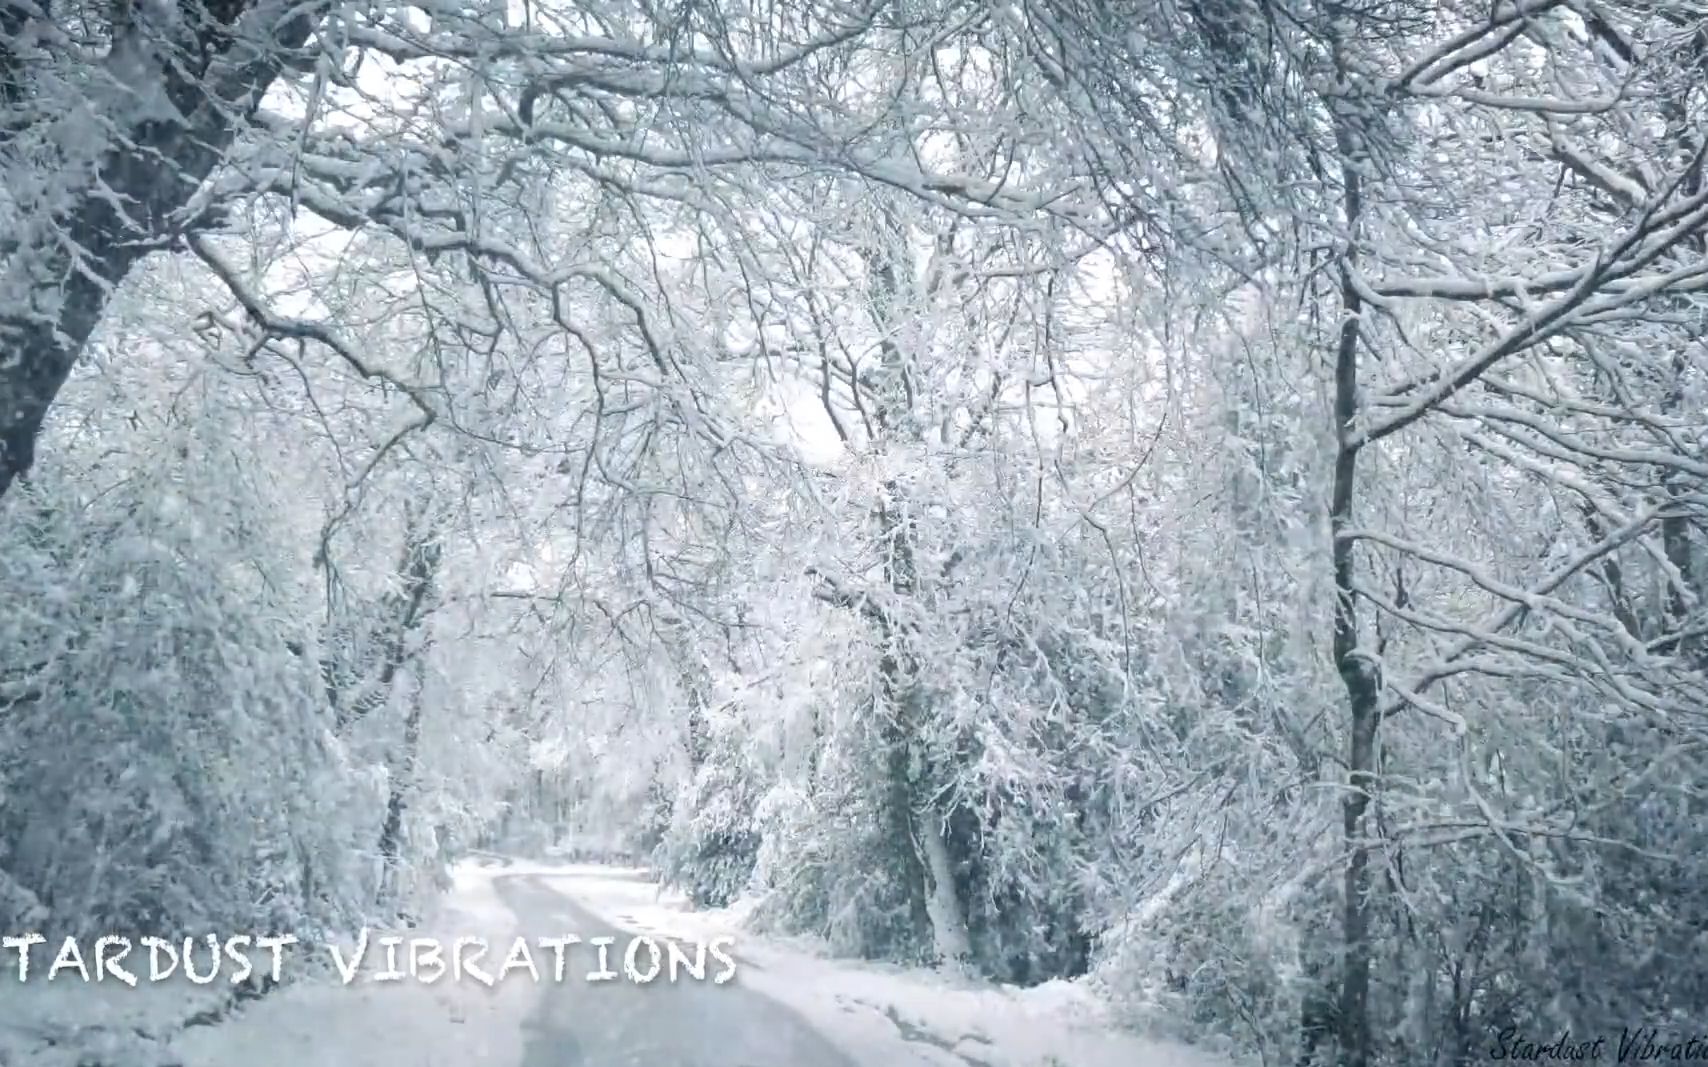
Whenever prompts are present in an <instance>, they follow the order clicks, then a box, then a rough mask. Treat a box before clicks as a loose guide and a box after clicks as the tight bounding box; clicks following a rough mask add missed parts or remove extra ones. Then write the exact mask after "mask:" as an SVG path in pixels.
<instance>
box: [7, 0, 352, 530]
mask: <svg viewBox="0 0 1708 1067" xmlns="http://www.w3.org/2000/svg"><path fill="white" fill-rule="evenodd" d="M30 7H31V5H21V4H19V3H18V2H17V0H0V99H5V100H11V101H15V102H16V101H22V102H25V103H27V105H28V107H29V108H31V109H39V115H38V116H37V117H36V118H34V119H33V120H32V121H35V122H43V121H51V122H60V121H66V122H70V121H85V120H86V121H87V122H88V124H89V126H90V127H91V128H94V126H95V123H96V121H97V120H96V119H95V118H93V117H91V116H86V115H82V114H79V113H80V112H81V111H82V110H83V109H84V108H85V107H87V108H89V109H92V110H94V111H96V112H97V113H98V114H99V117H100V119H101V120H105V121H106V122H108V123H111V124H112V126H113V127H116V128H117V129H118V130H119V131H121V132H118V133H112V132H109V133H108V134H107V138H108V143H107V144H106V145H105V146H93V147H92V148H88V149H85V148H84V147H83V146H80V145H78V144H76V143H75V140H74V139H73V140H72V143H70V144H69V145H68V146H66V147H64V148H63V149H61V150H60V153H59V156H60V158H59V159H58V161H57V163H56V164H55V165H56V166H57V169H58V170H59V173H58V174H57V175H56V179H57V181H55V182H50V183H44V184H57V185H58V186H59V187H60V188H61V189H62V190H66V192H65V193H64V194H62V195H63V199H62V201H61V206H60V207H59V208H58V209H57V210H55V211H53V212H51V213H50V214H43V215H35V216H26V217H24V218H23V219H21V220H20V221H19V223H18V232H17V233H16V235H15V240H16V241H17V244H16V247H15V248H13V249H12V250H11V251H9V252H8V254H7V256H6V259H5V261H4V262H0V496H4V495H5V493H6V491H7V490H8V489H10V488H11V486H12V484H13V482H15V481H16V480H17V479H18V478H19V477H21V476H23V475H25V474H27V473H28V471H29V469H30V467H31V466H32V465H33V463H34V462H35V450H36V439H37V437H38V435H39V434H40V433H41V428H42V423H43V420H44V419H46V417H47V412H48V409H49V407H51V406H52V404H53V401H54V399H55V398H56V397H57V396H58V395H59V390H60V389H61V387H63V386H64V384H65V381H66V378H67V377H68V376H69V375H70V373H71V368H72V365H73V364H74V363H75V362H76V360H77V357H78V355H79V354H81V352H82V351H83V347H84V346H85V345H86V344H87V343H88V341H89V338H90V336H91V335H93V333H94V332H95V329H96V327H97V326H98V325H99V324H100V321H101V317H102V315H103V314H105V312H106V309H107V302H108V301H109V300H110V299H111V297H112V293H113V291H114V290H115V289H116V288H117V286H118V285H119V284H120V283H121V282H123V281H124V279H125V278H126V277H127V276H128V275H129V274H130V272H131V270H132V269H133V268H134V267H135V266H136V265H137V264H138V263H140V262H141V261H142V260H143V259H144V258H146V257H147V256H148V255H149V254H150V253H151V252H154V251H156V250H159V249H163V248H169V247H172V246H173V245H174V244H175V243H176V242H178V241H179V240H181V239H182V238H183V237H184V236H185V235H186V234H189V233H192V232H195V231H196V230H197V229H200V228H206V227H207V226H208V225H210V223H211V221H212V220H209V219H207V218H205V217H204V218H195V217H191V216H190V215H189V214H187V213H186V209H187V208H188V207H189V205H190V201H191V198H192V197H193V195H194V194H195V192H196V190H197V189H198V188H200V187H201V185H202V183H203V182H204V181H206V180H207V178H208V177H209V176H210V175H211V174H212V173H213V171H214V169H215V168H216V167H217V166H218V165H219V163H220V161H221V160H222V159H223V158H224V157H225V153H226V150H227V149H228V148H229V147H230V146H231V143H232V141H233V139H234V137H235V135H236V133H237V131H238V129H239V128H240V126H241V125H242V124H243V123H244V122H246V121H247V120H248V118H249V117H250V116H251V115H252V114H253V112H254V109H255V107H256V106H257V105H258V104H259V102H260V99H261V96H262V94H263V93H265V91H266V90H267V88H268V86H270V85H271V84H272V83H273V81H274V80H275V79H276V78H277V77H278V76H279V74H280V73H281V71H282V70H283V69H284V62H283V57H284V56H285V54H286V53H287V52H288V51H290V50H293V49H297V48H300V47H301V46H302V45H303V43H304V42H305V41H306V40H307V39H308V35H309V31H310V29H311V28H312V27H313V25H314V24H315V22H316V21H317V20H318V19H319V17H320V15H321V13H322V6H321V5H320V4H318V3H313V4H305V5H301V6H297V7H292V6H289V5H282V4H281V5H274V4H272V3H267V4H266V5H265V6H254V7H251V6H250V5H248V4H246V3H244V2H242V0H235V2H231V0H224V2H222V0H214V2H211V3H209V4H207V5H206V7H205V8H201V9H198V10H194V11H188V12H186V14H189V15H192V16H193V17H191V18H187V19H185V23H186V24H187V25H189V26H190V27H192V28H191V29H187V30H185V31H182V32H181V33H180V34H179V36H178V39H177V40H175V41H173V42H172V45H173V47H172V51H171V54H166V53H165V50H164V49H162V48H160V47H159V46H158V45H156V44H154V43H152V42H153V41H154V40H155V39H156V38H158V37H160V36H161V30H160V28H158V27H153V26H143V25H139V24H135V23H132V22H122V23H117V24H115V25H114V26H113V27H112V29H113V42H114V43H113V46H112V48H111V50H110V51H109V53H108V56H107V63H106V65H107V66H108V68H109V73H111V74H112V75H113V76H114V78H115V79H117V80H118V81H119V82H120V84H123V85H126V86H130V87H132V88H134V89H135V90H136V91H135V92H127V93H124V94H123V95H122V96H121V95H119V94H117V93H114V94H113V95H112V98H111V99H109V100H104V101H103V100H96V99H93V98H92V97H91V98H86V99H69V100H39V101H38V100H30V99H28V98H29V97H30V96H31V93H32V92H33V88H32V86H31V84H30V75H29V71H28V66H27V64H26V63H25V62H24V61H23V60H22V59H21V58H20V57H19V56H18V55H17V54H16V53H15V52H14V51H13V50H12V49H11V48H10V47H4V45H6V44H9V43H10V42H11V41H14V40H16V32H17V31H21V30H22V29H23V27H24V26H25V25H26V24H27V23H28V22H30V21H31V20H32V18H39V17H41V14H42V11H32V10H31V9H30ZM43 10H45V9H43ZM286 16H288V17H286ZM240 19H241V20H242V24H241V29H238V28H235V27H236V24H237V23H238V22H239V20H240ZM268 19H277V20H278V21H276V22H274V23H273V24H271V25H269V24H267V20H268ZM257 46H259V47H257ZM138 79H140V80H141V81H140V84H139V82H138ZM156 92H158V93H159V94H160V96H161V97H162V98H163V99H164V100H165V101H168V102H170V103H171V105H172V107H173V108H175V109H176V111H177V112H178V114H179V115H180V116H182V118H181V119H172V120H167V119H161V118H156V117H144V116H143V114H142V112H141V110H140V109H139V107H138V101H141V100H143V99H144V98H146V97H148V96H151V95H153V94H154V93H156ZM127 109H129V110H131V111H133V112H135V113H136V117H134V118H127V116H126V115H125V114H124V112H125V111H126V110H127ZM160 110H163V109H160ZM68 113H69V114H68ZM108 128H109V129H111V128H112V127H108ZM18 132H19V131H15V130H6V131H0V148H3V147H5V146H6V144H7V143H8V141H10V140H11V139H13V138H14V137H16V136H17V134H18Z"/></svg>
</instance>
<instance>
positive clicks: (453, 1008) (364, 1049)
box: [173, 865, 538, 1067]
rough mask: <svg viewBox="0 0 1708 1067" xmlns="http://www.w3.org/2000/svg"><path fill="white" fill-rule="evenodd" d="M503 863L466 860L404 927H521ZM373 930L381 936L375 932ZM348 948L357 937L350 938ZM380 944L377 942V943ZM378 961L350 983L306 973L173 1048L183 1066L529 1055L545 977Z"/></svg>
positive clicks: (439, 931)
mask: <svg viewBox="0 0 1708 1067" xmlns="http://www.w3.org/2000/svg"><path fill="white" fill-rule="evenodd" d="M505 873H508V872H506V871H505V870H504V869H503V868H501V867H490V868H489V867H481V866H477V865H464V866H459V867H457V868H456V869H455V870H454V871H453V875H452V876H453V884H452V889H451V892H450V894H449V895H448V897H447V898H446V899H445V901H444V902H443V904H442V905H441V907H440V911H439V914H437V915H436V916H435V917H434V918H433V919H432V920H431V921H430V922H428V923H427V924H425V925H424V927H423V928H420V929H415V930H404V931H398V933H399V934H400V935H401V936H405V937H436V938H439V939H440V940H442V941H444V942H445V943H447V944H449V943H450V942H451V941H452V940H453V939H455V938H458V937H464V936H470V937H484V938H487V939H488V940H489V941H491V942H492V943H494V944H502V943H503V942H505V941H508V940H509V939H510V938H512V937H514V936H516V933H517V925H516V917H515V916H514V915H512V914H511V913H510V911H509V909H507V908H506V907H505V906H504V905H503V904H502V903H501V902H500V901H499V899H498V895H497V893H496V891H495V890H494V889H493V886H492V881H493V879H494V878H495V877H498V876H501V875H503V874H505ZM373 936H378V932H375V934H374V935H373ZM345 951H346V953H348V952H349V946H345ZM373 951H374V950H373V949H370V953H372V952H373ZM374 973H375V969H374V966H373V965H372V964H371V963H370V964H368V965H365V966H364V967H363V968H362V971H361V972H360V973H359V974H358V976H357V978H356V980H355V981H354V982H352V983H351V984H349V985H344V984H342V983H341V982H340V981H339V979H338V977H337V975H336V974H335V973H331V972H330V971H329V973H327V974H326V975H325V976H324V977H318V978H309V979H305V980H304V981H302V982H301V983H299V984H296V985H293V986H291V987H290V988H287V989H284V990H281V991H279V992H278V993H275V994H273V995H272V996H269V997H266V998H264V999H262V1000H260V1001H257V1002H255V1003H254V1004H252V1005H250V1006H249V1007H248V1008H246V1009H244V1010H243V1012H242V1013H241V1014H239V1015H236V1016H234V1017H233V1018H231V1019H230V1020H228V1021H226V1022H224V1023H222V1024H221V1025H219V1026H215V1027H204V1028H199V1029H192V1030H186V1031H184V1033H183V1034H182V1035H180V1037H179V1038H178V1040H177V1041H176V1043H175V1044H174V1046H173V1047H174V1051H175V1052H176V1054H177V1057H178V1060H177V1062H178V1063H180V1064H181V1065H182V1067H234V1065H236V1064H257V1065H267V1067H272V1065H278V1067H286V1065H290V1064H298V1063H304V1064H315V1065H317V1067H382V1065H384V1067H390V1065H393V1064H395V1065H399V1067H402V1065H405V1064H407V1065H408V1067H467V1065H469V1064H481V1065H482V1067H512V1065H514V1064H518V1063H520V1062H521V1059H522V1044H523V1038H522V1021H523V1020H524V1019H525V1018H526V1017H527V1016H528V1014H529V1012H531V1011H532V1010H533V1007H534V1001H535V998H536V997H537V995H538V987H537V986H535V985H534V984H533V983H531V982H526V981H509V982H501V983H499V984H498V985H496V986H494V987H492V988H488V987H486V986H483V985H481V984H480V983H478V982H471V981H461V982H458V981H452V980H451V978H450V977H449V976H447V977H445V978H443V979H441V980H439V981H437V982H434V983H432V984H430V985H429V984H423V983H421V982H418V981H413V980H405V981H401V982H375V981H372V980H371V976H372V975H373V974H374Z"/></svg>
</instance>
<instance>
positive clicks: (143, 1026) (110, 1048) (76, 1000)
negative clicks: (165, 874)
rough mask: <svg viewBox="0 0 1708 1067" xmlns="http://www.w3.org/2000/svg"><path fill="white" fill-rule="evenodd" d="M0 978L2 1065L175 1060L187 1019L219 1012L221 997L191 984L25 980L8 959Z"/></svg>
mask: <svg viewBox="0 0 1708 1067" xmlns="http://www.w3.org/2000/svg"><path fill="white" fill-rule="evenodd" d="M6 955H7V957H8V958H7V967H6V968H5V971H6V974H5V976H4V977H3V978H0V1067H81V1065H84V1064H92V1063H124V1064H127V1065H128V1067H158V1065H163V1064H167V1063H170V1062H172V1060H171V1057H170V1055H169V1049H168V1043H169V1042H170V1040H171V1035H172V1034H173V1032H175V1031H176V1030H177V1029H178V1028H179V1027H180V1026H182V1025H183V1023H184V1020H185V1019H187V1018H190V1017H192V1016H194V1015H195V1014H196V1013H197V1012H199V1011H205V1010H208V1009H210V1008H213V1007H215V1006H216V1004H217V1003H218V1001H219V999H220V997H219V994H218V993H217V992H213V991H210V990H209V989H208V988H207V987H201V986H193V985H190V984H189V983H187V982H174V981H164V982H160V983H158V984H142V983H139V984H138V985H137V987H136V988H135V989H132V988H129V987H127V986H124V985H122V984H120V983H119V982H116V981H105V982H101V983H99V984H96V983H88V984H85V983H84V982H83V981H82V980H81V979H79V978H77V977H76V976H75V975H72V974H61V976H60V977H58V978H56V979H55V980H54V981H52V982H51V983H50V982H48V981H47V979H46V975H45V974H39V975H38V974H32V975H31V976H30V977H29V979H28V980H27V981H25V982H21V983H20V982H19V981H18V975H17V971H16V970H15V969H14V968H15V962H14V961H15V959H16V957H15V956H13V955H12V954H11V953H10V952H8V953H7V954H6Z"/></svg>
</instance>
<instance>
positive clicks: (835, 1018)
mask: <svg viewBox="0 0 1708 1067" xmlns="http://www.w3.org/2000/svg"><path fill="white" fill-rule="evenodd" d="M617 870H618V869H614V868H611V867H599V866H587V865H581V866H570V867H547V866H538V867H533V866H517V867H513V868H511V869H510V872H509V873H512V874H537V875H541V876H543V877H544V879H545V884H547V885H549V886H551V887H552V888H553V889H555V890H556V891H558V892H559V893H562V894H563V895H565V896H567V897H569V898H570V899H571V900H574V901H575V902H577V903H579V904H580V905H581V906H582V907H584V908H586V909H587V910H588V911H591V912H593V913H594V914H595V915H598V916H599V917H600V918H602V919H605V920H606V921H608V922H610V923H611V924H613V925H615V926H618V927H621V928H624V929H627V930H632V931H635V932H637V933H643V934H653V935H657V936H660V937H672V938H676V939H678V940H684V941H693V940H701V941H705V940H709V939H711V938H713V937H720V936H728V937H731V938H733V939H734V949H733V955H734V956H735V959H736V963H737V965H738V967H739V968H740V969H739V971H738V972H737V974H736V977H735V983H736V984H739V985H744V986H746V987H748V988H749V989H752V990H754V991H756V992H759V993H762V994H764V995H766V996H768V997H771V998H772V999H774V1000H776V1001H779V1002H781V1003H783V1004H785V1005H787V1006H788V1007H790V1008H793V1009H794V1010H795V1011H797V1012H799V1013H800V1014H801V1015H802V1016H803V1017H804V1018H806V1019H807V1021H808V1022H810V1023H812V1024H813V1026H815V1027H816V1028H817V1029H818V1030H819V1031H820V1032H821V1033H823V1034H824V1036H825V1037H827V1038H829V1039H830V1040H831V1041H833V1042H835V1043H836V1044H838V1045H839V1046H841V1047H842V1048H843V1049H844V1050H845V1051H846V1052H847V1053H848V1055H849V1056H850V1057H851V1058H852V1059H854V1060H855V1061H856V1062H858V1063H861V1064H863V1065H866V1067H906V1065H923V1064H929V1065H932V1067H1227V1063H1226V1062H1225V1061H1222V1060H1219V1059H1216V1058H1213V1057H1211V1056H1210V1055H1209V1054H1207V1053H1204V1052H1200V1051H1198V1050H1197V1049H1193V1048H1190V1047H1187V1046H1185V1045H1181V1044H1177V1043H1172V1042H1167V1041H1159V1040H1154V1039H1149V1038H1145V1037H1141V1036H1139V1035H1136V1034H1133V1033H1130V1032H1125V1031H1122V1030H1121V1029H1119V1028H1118V1027H1117V1026H1115V1025H1114V1024H1113V1023H1112V1022H1111V1021H1110V1020H1109V1015H1108V1012H1107V1011H1106V1010H1105V1009H1104V1007H1103V1005H1102V1003H1101V1002H1100V1001H1099V1000H1098V999H1097V998H1096V997H1095V996H1093V995H1092V994H1091V993H1089V992H1088V991H1086V989H1085V988H1084V987H1083V986H1082V985H1080V984H1079V983H1076V982H1062V981H1056V982H1048V983H1046V984H1044V985H1041V986H1037V987H1034V988H1031V989H1020V988H1016V987H1013V986H999V985H994V984H991V983H988V982H979V981H973V980H970V979H966V978H959V977H954V976H950V975H946V974H943V973H939V972H935V971H928V970H921V969H907V968H902V967H894V966H885V965H881V964H874V963H865V962H860V961H853V960H846V959H832V958H829V957H827V956H826V955H825V954H824V953H823V952H822V951H821V950H819V949H817V948H816V947H815V946H813V945H811V944H809V943H807V942H805V941H802V940H783V939H776V938H764V937H758V936H756V935H754V934H751V933H748V932H747V931H746V930H745V929H744V928H743V926H742V924H743V922H744V920H745V919H746V917H747V914H748V913H749V911H750V908H749V907H744V906H742V905H737V906H736V907H734V908H729V909H723V910H718V911H703V912H702V911H692V910H690V909H689V907H688V905H687V903H686V901H685V900H683V899H682V897H681V896H679V895H677V894H673V893H661V892H660V891H659V890H658V888H657V887H656V886H655V885H654V884H653V883H652V882H651V881H650V880H648V879H647V878H646V876H645V873H644V872H642V871H639V870H632V871H630V872H629V873H631V874H632V875H633V877H632V878H612V877H610V875H611V874H613V873H616V871H617Z"/></svg>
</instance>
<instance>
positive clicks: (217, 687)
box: [0, 477, 356, 933]
mask: <svg viewBox="0 0 1708 1067" xmlns="http://www.w3.org/2000/svg"><path fill="white" fill-rule="evenodd" d="M193 494H194V490H192V489H190V488H189V487H188V486H187V484H186V483H185V482H183V481H179V480H177V479H172V478H169V477H168V478H161V479H160V480H159V481H154V482H150V483H147V484H142V483H139V482H131V483H126V484H122V485H120V486H119V487H117V488H115V489H113V490H111V491H109V492H107V493H105V494H103V495H100V496H98V497H91V498H78V497H76V496H74V495H73V494H72V493H71V492H70V491H69V490H63V491H60V492H57V493H55V494H53V495H47V494H45V493H42V492H37V493H26V494H23V495H22V498H21V499H18V500H15V501H12V502H9V503H10V504H11V505H12V506H10V507H9V508H8V509H7V510H6V511H5V513H4V516H3V518H0V523H3V527H4V528H3V531H0V546H4V547H3V548H0V602H4V603H6V604H7V605H8V607H9V610H8V611H7V612H5V613H3V614H0V664H3V665H4V666H5V671H6V679H5V681H6V686H5V691H4V694H3V695H0V699H3V700H4V704H3V705H0V706H3V708H4V710H3V711H0V791H3V795H4V796H5V798H6V802H5V803H4V804H0V865H3V867H4V870H5V872H6V875H7V879H6V880H7V882H8V883H10V884H12V885H14V886H15V887H17V888H18V889H19V890H21V891H22V893H20V892H14V893H11V894H8V899H9V900H13V901H17V900H28V899H29V898H30V897H31V896H33V898H34V899H35V901H37V902H39V904H40V906H41V908H42V909H44V910H45V912H46V916H45V923H44V925H45V926H46V927H48V928H64V929H66V930H68V931H74V932H80V933H84V932H93V931H100V932H107V931H113V930H143V931H157V930H160V929H188V928H197V927H206V926H216V925H222V926H225V927H228V928H249V927H251V926H255V925H257V924H261V925H272V926H274V927H282V928H291V929H301V928H303V927H304V926H305V925H313V924H316V923H320V922H325V921H329V920H330V919H332V918H334V917H335V916H337V915H339V914H341V913H343V912H344V911H345V910H346V909H348V908H350V907H352V906H354V905H355V903H356V899H355V892H356V890H355V887H354V883H353V882H352V881H351V878H350V874H351V871H350V868H349V865H348V863H347V860H346V856H347V854H348V851H349V849H350V847H351V845H352V843H353V839H352V837H351V833H350V830H351V828H350V825H349V822H348V819H347V818H346V817H345V816H344V815H343V813H342V809H343V807H344V803H343V802H344V800H345V799H346V793H347V791H346V789H345V787H344V785H343V784H342V783H343V781H344V778H343V770H344V769H343V767H342V755H341V751H340V748H339V746H338V744H337V743H336V742H335V741H334V740H333V738H332V736H331V734H330V732H329V729H328V722H327V712H326V709H325V707H324V705H323V703H322V700H321V688H320V681H319V677H318V674H317V671H316V669H315V668H314V666H313V665H312V664H311V663H310V662H308V661H307V660H305V659H304V658H303V657H302V656H301V655H299V654H298V652H297V651H293V647H296V648H300V646H295V645H294V643H293V642H292V640H291V638H292V637H293V634H292V632H291V631H290V630H289V628H287V627H286V626H284V625H282V624H281V623H280V622H279V621H278V619H279V612H278V610H277V608H278V605H277V603H276V601H274V599H273V598H272V597H271V596H270V595H269V593H268V591H267V585H266V583H265V581H264V580H262V581H257V580H255V573H256V570H258V569H260V568H259V567H257V566H256V565H255V564H253V563H252V561H251V554H252V553H253V552H254V551H255V548H256V547H257V546H255V545H254V544H253V543H249V542H247V541H246V539H245V538H244V536H243V533H242V530H241V525H242V524H240V523H234V522H230V521H228V520H230V519H231V517H232V511H231V509H230V508H222V507H217V506H202V505H203V504H204V503H205V502H204V501H199V500H196V499H194V497H193ZM252 568H253V569H252ZM263 573H264V572H263ZM23 894H28V895H27V896H26V895H23ZM16 908H17V905H16V904H15V903H14V904H13V905H11V907H10V908H9V909H8V910H13V911H15V910H16ZM0 918H3V919H6V920H8V921H16V920H20V919H21V918H23V917H22V916H19V915H5V916H0Z"/></svg>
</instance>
